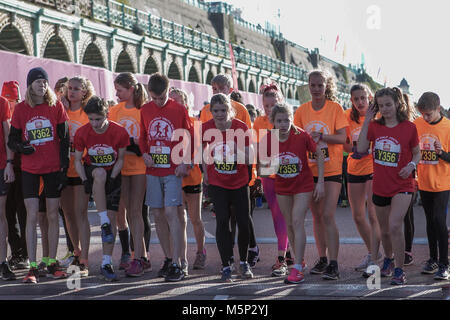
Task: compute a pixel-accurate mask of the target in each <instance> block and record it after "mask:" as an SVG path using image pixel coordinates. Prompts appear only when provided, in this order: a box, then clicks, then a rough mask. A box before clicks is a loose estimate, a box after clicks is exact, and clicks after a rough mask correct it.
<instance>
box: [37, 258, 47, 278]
mask: <svg viewBox="0 0 450 320" xmlns="http://www.w3.org/2000/svg"><path fill="white" fill-rule="evenodd" d="M37 269H38V272H39V277H46V276H47V273H48V271H47V265H46V264H45V262H44V261H41V263H39V264H38V267H37Z"/></svg>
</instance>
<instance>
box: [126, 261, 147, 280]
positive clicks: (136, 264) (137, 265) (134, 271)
mask: <svg viewBox="0 0 450 320" xmlns="http://www.w3.org/2000/svg"><path fill="white" fill-rule="evenodd" d="M143 274H144V268H143V267H142V264H141V260H138V259H133V260H132V261H131V262H130V263H129V266H128V268H127V269H126V270H125V275H126V276H127V277H140V276H142V275H143Z"/></svg>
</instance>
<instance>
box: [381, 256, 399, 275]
mask: <svg viewBox="0 0 450 320" xmlns="http://www.w3.org/2000/svg"><path fill="white" fill-rule="evenodd" d="M394 268H395V265H394V259H389V258H384V261H383V267H382V268H381V271H380V274H381V277H383V278H385V277H391V276H392V273H393V272H394Z"/></svg>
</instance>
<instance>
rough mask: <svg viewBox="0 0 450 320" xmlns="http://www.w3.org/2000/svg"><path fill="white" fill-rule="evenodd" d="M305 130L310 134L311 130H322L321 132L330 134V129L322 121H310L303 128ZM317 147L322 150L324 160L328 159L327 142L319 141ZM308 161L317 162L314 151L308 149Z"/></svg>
mask: <svg viewBox="0 0 450 320" xmlns="http://www.w3.org/2000/svg"><path fill="white" fill-rule="evenodd" d="M305 131H306V132H308V133H309V134H311V133H312V132H322V133H323V134H330V129H329V128H328V126H327V124H326V123H325V122H322V121H317V120H314V121H311V122H310V123H308V125H307V126H306V128H305ZM317 147H318V148H319V149H321V150H322V153H323V156H324V161H330V152H329V151H328V144H327V143H326V142H323V141H319V143H318V144H317ZM308 159H309V162H317V157H316V154H315V153H314V152H310V151H308Z"/></svg>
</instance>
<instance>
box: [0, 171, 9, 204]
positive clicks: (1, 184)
mask: <svg viewBox="0 0 450 320" xmlns="http://www.w3.org/2000/svg"><path fill="white" fill-rule="evenodd" d="M9 185H10V184H9V183H6V182H5V169H2V170H0V197H1V196H6V195H7V194H8V190H9Z"/></svg>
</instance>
